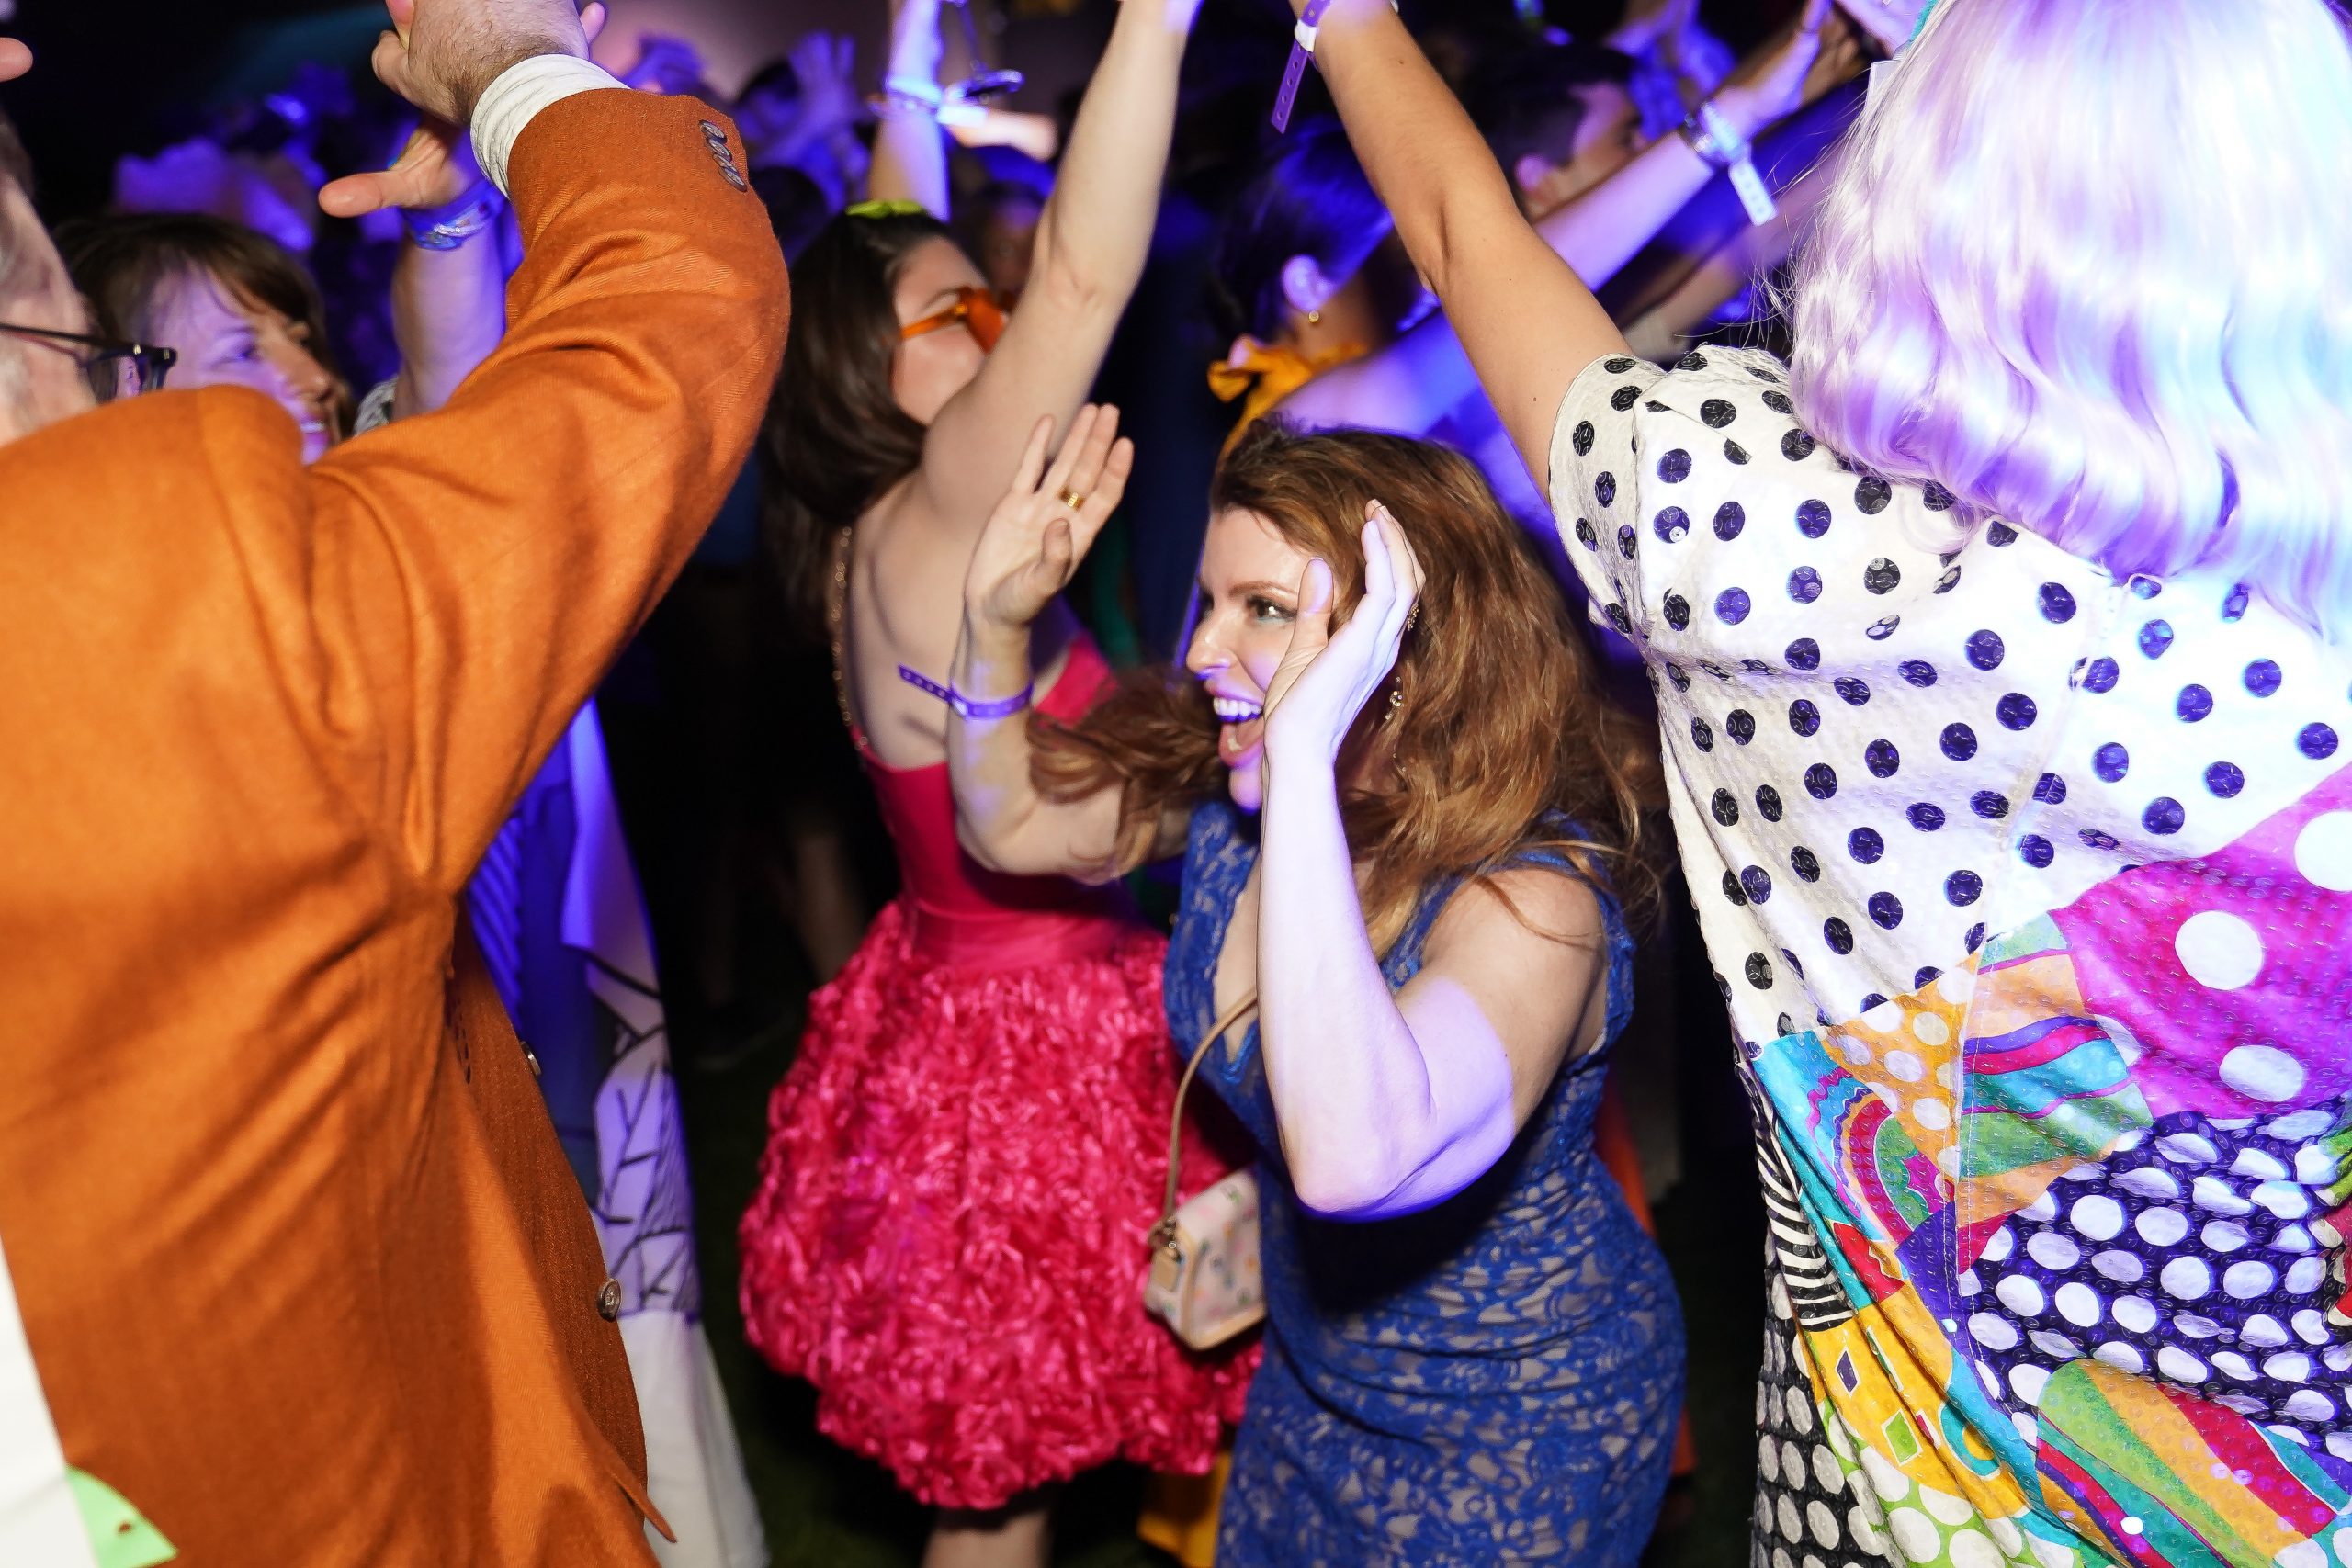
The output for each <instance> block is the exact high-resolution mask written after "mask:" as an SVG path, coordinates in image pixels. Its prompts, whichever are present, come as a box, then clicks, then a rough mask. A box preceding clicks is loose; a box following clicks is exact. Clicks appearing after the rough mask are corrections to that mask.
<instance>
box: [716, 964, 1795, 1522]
mask: <svg viewBox="0 0 2352 1568" xmlns="http://www.w3.org/2000/svg"><path fill="white" fill-rule="evenodd" d="M797 1014H798V1010H797V1007H796V1008H790V1009H787V1015H788V1016H786V1018H784V1019H782V1020H780V1021H778V1022H777V1023H776V1024H775V1026H773V1027H771V1028H769V1029H767V1030H765V1031H764V1032H761V1033H759V1034H757V1035H755V1036H754V1037H752V1039H751V1040H750V1041H749V1042H748V1043H745V1044H743V1045H741V1046H740V1047H738V1048H737V1049H736V1050H735V1051H733V1052H730V1053H729V1055H728V1056H727V1057H722V1058H718V1059H717V1060H718V1062H719V1064H720V1066H718V1070H716V1071H713V1070H709V1069H708V1068H707V1067H705V1066H696V1065H695V1062H696V1058H695V1055H694V1052H693V1051H692V1050H691V1049H687V1050H682V1052H681V1055H682V1056H683V1057H684V1060H683V1061H682V1063H681V1066H680V1071H679V1075H678V1077H679V1091H680V1098H681V1100H682V1101H683V1102H684V1114H685V1120H686V1129H687V1138H688V1147H689V1149H690V1151H691V1156H692V1159H693V1163H694V1176H695V1210H696V1221H697V1225H698V1231H699V1236H698V1239H699V1242H700V1246H701V1258H702V1269H703V1282H704V1298H705V1301H706V1303H707V1314H708V1326H709V1332H710V1340H711V1345H712V1348H713V1350H714V1351H715V1353H716V1354H717V1356H718V1366H719V1372H720V1376H721V1378H722V1380H723V1381H724V1382H725V1384H726V1388H727V1392H728V1397H729V1401H730V1402H731V1404H732V1405H733V1408H734V1415H735V1423H736V1427H737V1430H738V1431H739V1432H740V1434H741V1438H742V1444H743V1461H744V1464H745V1466H746V1468H747V1469H748V1471H749V1472H750V1474H751V1481H752V1491H753V1492H754V1493H755V1494H756V1495H757V1496H758V1499H759V1504H760V1511H761V1515H762V1517H763V1519H764V1520H765V1522H766V1525H767V1535H768V1544H769V1547H770V1549H771V1551H773V1552H774V1553H775V1563H776V1568H911V1565H912V1564H913V1563H915V1562H916V1561H917V1560H918V1558H919V1557H920V1556H921V1554H922V1540H923V1535H924V1530H925V1528H926V1519H925V1514H924V1510H923V1509H922V1508H921V1507H920V1506H917V1505H916V1504H915V1503H913V1502H912V1501H911V1500H910V1499H909V1498H908V1497H906V1496H905V1495H903V1494H901V1493H900V1492H899V1491H898V1490H897V1489H896V1487H894V1486H893V1485H892V1483H891V1482H890V1480H889V1478H888V1475H887V1474H886V1473H885V1472H883V1471H882V1470H881V1469H880V1468H879V1467H877V1466H876V1465H874V1464H872V1463H869V1462H868V1461H865V1460H862V1459H858V1458H855V1457H854V1456H852V1455H850V1454H847V1453H845V1452H843V1451H842V1450H839V1449H837V1448H835V1447H833V1445H831V1443H829V1442H827V1441H826V1440H825V1439H824V1438H821V1437H820V1436H819V1435H818V1434H817V1431H816V1427H815V1418H814V1401H813V1399H812V1397H811V1395H810V1393H809V1389H808V1387H807V1385H805V1384H803V1383H800V1382H796V1381H794V1380H791V1379H786V1378H782V1377H778V1376H776V1375H775V1373H774V1372H772V1371H769V1370H768V1369H767V1367H766V1366H765V1365H764V1364H763V1362H762V1361H761V1360H760V1359H759V1357H758V1356H757V1354H756V1353H754V1352H753V1351H752V1349H751V1348H750V1347H749V1346H747V1345H746V1344H745V1343H744V1341H743V1332H742V1319H741V1314H740V1312H739V1311H738V1310H737V1305H736V1298H735V1277H736V1247H735V1223H736V1219H737V1216H739V1215H740V1214H741V1213H742V1212H743V1207H744V1204H745V1203H746V1202H747V1201H749V1199H750V1196H751V1193H752V1188H753V1186H754V1185H755V1183H756V1181H757V1178H758V1167H759V1157H760V1147H761V1143H762V1140H763V1136H764V1133H765V1118H766V1108H767V1098H768V1091H769V1089H771V1088H773V1087H774V1085H775V1082H776V1080H777V1079H778V1078H779V1077H782V1075H783V1073H784V1069H785V1067H786V1065H787V1064H788V1063H789V1061H790V1059H791V1055H792V1049H793V1046H794V1043H795V1042H796V1041H797V1031H798V1016H797ZM1724 1071H1725V1072H1728V1071H1729V1063H1728V1061H1727V1060H1726V1061H1725V1063H1724ZM1749 1161H1750V1156H1749V1155H1748V1152H1747V1150H1746V1149H1745V1148H1724V1149H1719V1150H1711V1151H1689V1152H1688V1153H1687V1154H1686V1164H1688V1165H1689V1166H1690V1167H1691V1168H1694V1169H1697V1168H1713V1169H1717V1170H1727V1171H1729V1172H1731V1173H1733V1174H1732V1176H1731V1178H1730V1179H1733V1180H1735V1181H1736V1182H1744V1183H1748V1184H1750V1186H1751V1187H1752V1181H1753V1178H1752V1176H1750V1175H1748V1174H1747V1173H1748V1172H1749V1170H1750V1168H1751V1167H1750V1163H1749ZM1739 1197H1740V1199H1741V1201H1724V1195H1723V1194H1721V1193H1719V1192H1702V1191H1699V1190H1695V1187H1694V1184H1693V1183H1691V1182H1689V1181H1686V1182H1685V1183H1684V1185H1683V1186H1682V1187H1681V1188H1680V1189H1679V1190H1677V1191H1676V1192H1674V1193H1673V1194H1671V1195H1670V1196H1669V1197H1668V1199H1667V1201H1665V1202H1664V1203H1662V1204H1661V1205H1660V1206H1659V1209H1658V1216H1657V1218H1658V1227H1659V1233H1660V1235H1659V1239H1660V1242H1661V1244H1662V1245H1663V1247H1664V1248H1665V1250H1666V1254H1667V1258H1668V1261H1669V1263H1670V1264H1671V1265H1672V1267H1673V1269H1674V1273H1675V1279H1676V1281H1677V1283H1678V1284H1679V1287H1680V1289H1681V1292H1682V1302H1683V1311H1684V1313H1685V1314H1686V1317H1687V1319H1688V1321H1689V1326H1690V1337H1691V1362H1690V1375H1691V1393H1690V1403H1689V1410H1690V1416H1691V1425H1692V1432H1693V1436H1694V1438H1696V1440H1697V1443H1698V1448H1699V1456H1700V1463H1699V1470H1698V1473H1697V1474H1696V1475H1695V1476H1694V1477H1692V1478H1691V1479H1690V1480H1688V1481H1685V1482H1682V1483H1678V1484H1677V1486H1676V1488H1675V1490H1674V1492H1673V1493H1672V1495H1669V1496H1668V1500H1667V1506H1666V1510H1665V1516H1664V1518H1663V1519H1662V1520H1661V1523H1660V1526H1659V1529H1658V1532H1657V1536H1656V1537H1655V1538H1654V1539H1653V1540H1652V1542H1651V1546H1650V1551H1649V1554H1648V1556H1647V1557H1646V1558H1645V1563H1644V1568H1735V1565H1736V1564H1738V1563H1741V1562H1746V1561H1747V1519H1748V1515H1749V1510H1750V1509H1751V1507H1752V1506H1753V1486H1754V1475H1755V1472H1754V1465H1755V1443H1756V1435H1755V1419H1754V1415H1755V1400H1756V1395H1755V1376H1756V1363H1757V1355H1758V1344H1759V1342H1760V1340H1759V1337H1760V1334H1761V1331H1762V1330H1761V1315H1760V1314H1761V1312H1762V1275H1761V1271H1760V1269H1759V1268H1758V1258H1759V1257H1760V1249H1761V1239H1760V1235H1759V1234H1758V1232H1757V1231H1756V1229H1755V1228H1754V1227H1755V1220H1754V1216H1753V1215H1752V1213H1750V1212H1749V1206H1748V1203H1747V1201H1745V1199H1746V1193H1745V1191H1743V1192H1741V1193H1740V1194H1739ZM1141 1489H1142V1476H1141V1474H1140V1472H1136V1471H1132V1470H1128V1469H1125V1468H1114V1469H1112V1470H1110V1471H1106V1472H1101V1473H1099V1474H1096V1475H1092V1476H1089V1477H1086V1478H1084V1479H1082V1480H1081V1481H1080V1482H1078V1483H1075V1484H1073V1485H1072V1486H1071V1488H1070V1490H1069V1495H1068V1496H1067V1497H1066V1498H1065V1500H1064V1502H1063V1505H1062V1506H1061V1508H1060V1509H1059V1510H1058V1512H1057V1550H1056V1562H1057V1563H1063V1564H1069V1565H1071V1568H1147V1565H1149V1568H1160V1565H1164V1564H1166V1563H1167V1562H1169V1561H1170V1560H1169V1559H1168V1558H1166V1557H1165V1556H1163V1555H1162V1554H1160V1553H1159V1552H1158V1551H1154V1550H1152V1549H1151V1548H1149V1547H1147V1546H1145V1545H1143V1544H1142V1543H1140V1542H1139V1541H1137V1540H1136V1538H1135V1535H1134V1524H1135V1518H1136V1507H1137V1501H1138V1499H1139V1497H1140V1495H1141Z"/></svg>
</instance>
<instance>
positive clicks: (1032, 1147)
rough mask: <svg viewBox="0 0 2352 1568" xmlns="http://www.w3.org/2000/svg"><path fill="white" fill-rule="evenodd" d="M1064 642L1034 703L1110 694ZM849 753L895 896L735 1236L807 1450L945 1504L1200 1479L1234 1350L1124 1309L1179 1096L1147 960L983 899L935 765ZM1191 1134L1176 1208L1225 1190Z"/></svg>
mask: <svg viewBox="0 0 2352 1568" xmlns="http://www.w3.org/2000/svg"><path fill="white" fill-rule="evenodd" d="M1109 675H1110V672H1109V670H1108V668H1107V667H1106V666H1105V664H1104V663H1103V658H1102V655H1101V654H1100V653H1098V652H1097V651H1096V650H1095V649H1094V648H1093V647H1092V646H1091V644H1087V643H1084V642H1080V644H1079V645H1077V646H1076V647H1075V648H1074V649H1073V650H1072V652H1071V656H1070V659H1069V665H1068V669H1067V671H1066V673H1065V674H1064V675H1063V677H1062V678H1061V680H1060V681H1059V682H1057V684H1056V686H1055V688H1054V690H1053V691H1052V692H1051V693H1050V694H1048V695H1047V696H1046V698H1045V699H1044V700H1043V701H1042V702H1041V703H1040V704H1039V706H1040V708H1041V709H1042V710H1043V711H1044V712H1046V713H1047V714H1048V715H1051V716H1057V717H1065V718H1068V717H1075V716H1077V715H1079V714H1081V713H1083V712H1084V711H1085V709H1086V707H1087V705H1089V704H1090V703H1091V701H1092V699H1093V698H1094V697H1095V696H1096V695H1097V694H1100V692H1101V691H1102V690H1103V687H1104V686H1105V685H1106V684H1107V682H1108V681H1109ZM858 739H859V750H860V751H861V753H862V754H864V756H865V765H866V772H867V773H868V775H869V776H870V777H871V778H872V779H873V781H874V786H875V789H876V793H877V794H878V795H879V797H880V803H881V807H882V814H883V818H884V819H885V820H886V821H887V822H888V825H889V829H890V831H891V835H892V837H893V839H894V840H895V841H896V844H897V849H898V853H899V867H900V871H901V873H902V874H903V878H904V889H905V890H904V892H903V893H902V894H901V895H900V897H899V899H898V900H897V901H896V902H895V903H893V904H892V905H891V906H890V907H889V908H887V909H885V910H884V911H883V912H882V914H881V916H880V917H879V918H878V919H876V921H875V923H874V927H873V929H872V930H871V931H868V932H867V933H866V938H865V943H864V945H863V946H861V947H860V948H859V949H858V952H857V955H856V956H855V957H854V958H853V959H852V960H851V961H850V963H849V965H848V967H847V968H845V969H844V970H842V974H841V976H839V977H838V978H837V979H835V980H834V981H833V982H832V983H831V985H828V986H826V987H823V988H822V989H821V990H820V991H818V992H817V993H816V995H815V997H814V998H812V999H811V1001H810V1005H809V1027H808V1031H807V1032H806V1034H805V1035H804V1036H803V1037H802V1041H801V1046H800V1055H799V1056H798V1058H797V1060H796V1061H795V1062H794V1064H793V1066H792V1068H791V1070H790V1071H789V1072H788V1073H786V1075H785V1078H784V1082H783V1083H782V1084H780V1085H779V1086H778V1087H777V1089H776V1091H775V1098H774V1100H772V1101H771V1102H770V1105H769V1108H768V1147H767V1152H766V1155H765V1156H764V1157H763V1161H762V1168H761V1181H760V1190H759V1192H758V1194H757V1195H756V1196H755V1197H754V1198H753V1200H752V1206H751V1208H750V1210H749V1212H748V1213H745V1215H744V1216H743V1222H742V1229H741V1241H742V1253H743V1261H742V1298H743V1319H744V1323H745V1325H746V1328H747V1331H748V1333H749V1335H750V1337H751V1339H752V1343H753V1344H754V1345H756V1346H757V1347H758V1348H759V1349H760V1350H761V1352H762V1353H763V1355H765V1356H766V1358H767V1359H768V1360H769V1361H770V1362H772V1363H773V1364H774V1365H775V1367H776V1369H777V1370H778V1371H783V1372H786V1373H788V1374H790V1375H793V1376H797V1377H803V1378H806V1379H808V1380H809V1382H812V1383H814V1384H816V1385H817V1388H818V1391H819V1397H818V1404H817V1419H818V1426H819V1427H820V1429H821V1430H822V1431H823V1432H824V1433H825V1435H826V1436H827V1437H829V1438H832V1439H833V1440H834V1441H835V1442H838V1443H840V1444H842V1445H843V1446H844V1447H846V1448H849V1449H852V1450H855V1451H857V1452H859V1453H863V1454H865V1455H868V1456H869V1457H871V1458H874V1459H876V1460H878V1461H881V1462H882V1463H883V1464H885V1465H888V1467H889V1468H890V1470H891V1472H893V1473H894V1474H895V1475H896V1476H897V1477H898V1479H899V1483H900V1484H901V1485H903V1486H905V1487H906V1488H907V1490H908V1491H910V1492H911V1493H913V1494H914V1495H916V1496H918V1497H920V1498H922V1500H923V1501H924V1502H927V1503H931V1504H934V1505H937V1506H943V1507H954V1508H971V1509H987V1508H994V1507H998V1506H1002V1505H1003V1504H1005V1503H1006V1502H1008V1501H1009V1500H1011V1499H1012V1498H1013V1497H1015V1496H1017V1495H1020V1494H1021V1493H1023V1492H1026V1491H1028V1490H1030V1489H1032V1488H1034V1487H1036V1486H1040V1485H1043V1484H1045V1483H1048V1482H1053V1481H1058V1480H1062V1479H1065V1478H1067V1477H1069V1476H1071V1475H1074V1474H1076V1473H1078V1472H1080V1471H1084V1470H1088V1469H1091V1468H1092V1467H1094V1466H1096V1465H1100V1464H1103V1463H1104V1462H1106V1461H1111V1460H1114V1459H1125V1460H1129V1461H1134V1462H1136V1463H1139V1464H1144V1465H1148V1466H1150V1467H1152V1468H1154V1469H1157V1470H1164V1471H1175V1472H1186V1473H1199V1472H1204V1471H1206V1470H1207V1469H1208V1468H1209V1465H1210V1462H1211V1461H1212V1459H1213V1458H1214V1456H1215V1454H1216V1446H1217V1440H1218V1435H1219V1432H1220V1429H1221V1428H1222V1427H1224V1426H1225V1425H1226V1424H1227V1422H1229V1421H1232V1420H1235V1419H1238V1416H1239V1415H1240V1410H1241V1404H1242V1399H1243V1395H1244V1393H1245V1392H1246V1390H1247V1388H1248V1384H1249V1381H1250V1373H1251V1371H1253V1370H1254V1368H1255V1365H1256V1359H1257V1353H1256V1350H1255V1348H1254V1344H1253V1345H1252V1346H1251V1347H1250V1348H1246V1349H1238V1350H1228V1351H1224V1352H1220V1353H1217V1354H1215V1355H1212V1356H1208V1357H1201V1356H1195V1355H1193V1353H1191V1352H1189V1351H1187V1350H1186V1349H1185V1348H1183V1347H1182V1345H1180V1344H1179V1343H1178V1342H1177V1340H1176V1338H1175V1337H1174V1336H1173V1335H1171V1334H1170V1332H1169V1331H1168V1330H1167V1329H1166V1328H1165V1327H1164V1326H1163V1325H1161V1324H1160V1323H1159V1321H1158V1320H1156V1319H1154V1318H1153V1317H1151V1316H1150V1315H1149V1314H1147V1313H1146V1312H1145V1310H1144V1307H1143V1302H1142V1280H1143V1273H1144V1268H1145V1261H1146V1258H1145V1246H1146V1236H1147V1235H1148V1232H1149V1230H1150V1228H1151V1226H1152V1224H1153V1223H1154V1222H1155V1221H1156V1220H1158V1218H1159V1204H1160V1198H1161V1188H1162V1184H1163V1182H1164V1181H1165V1180H1166V1175H1167V1166H1166V1161H1167V1149H1168V1120H1169V1116H1170V1111H1172V1109H1173V1102H1174V1095H1175V1077H1174V1072H1173V1069H1172V1067H1171V1066H1170V1063H1171V1061H1172V1056H1171V1054H1170V1048H1169V1043H1168V1029H1167V1023H1166V1015H1165V1013H1164V1012H1163V1010H1162V1005H1161V999H1160V968H1161V963H1162V959H1163V957H1164V955H1165V953H1166V949H1167V942H1166V940H1165V939H1164V938H1162V937H1161V936H1160V935H1159V933H1158V932H1156V931H1152V930H1150V929H1149V928H1148V927H1147V926H1145V925H1143V924H1142V923H1140V922H1139V921H1138V920H1137V919H1136V917H1135V915H1134V912H1133V911H1132V909H1131V908H1130V907H1129V906H1128V904H1127V902H1126V900H1125V898H1124V897H1122V896H1120V895H1119V894H1118V892H1117V891H1116V890H1095V889H1088V888H1083V887H1080V886H1077V885H1076V884H1073V883H1069V882H1066V881H1062V880H1058V879H1052V878H1027V877H1004V876H998V875H994V874H989V873H987V872H984V871H982V870H981V869H979V868H978V866H976V865H975V864H974V863H972V862H971V861H970V860H968V859H967V858H966V856H965V855H964V854H963V853H962V852H961V850H960V849H959V847H958V846H957V844H956V826H955V804H954V799H953V796H952V795H951V792H950V790H949V785H948V777H947V768H946V765H945V764H944V762H943V763H940V764H937V765H935V766H933V767H928V768H916V769H897V768H891V767H888V766H885V765H884V764H883V763H882V762H880V761H878V760H876V758H875V757H874V755H873V754H872V752H871V750H869V749H867V748H866V747H865V741H864V738H863V737H862V736H861V737H859V738H858ZM1226 1168H1227V1164H1226V1162H1223V1161H1221V1160H1219V1159H1218V1158H1217V1157H1216V1156H1214V1155H1213V1154H1212V1153H1211V1152H1210V1150H1209V1149H1208V1148H1207V1147H1206V1145H1204V1143H1203V1142H1202V1141H1201V1140H1200V1139H1199V1138H1198V1136H1197V1134H1195V1133H1194V1132H1193V1130H1191V1129H1188V1130H1187V1149H1186V1154H1185V1162H1184V1187H1183V1190H1184V1191H1185V1192H1187V1193H1191V1192H1194V1191H1197V1190H1200V1189H1201V1188H1202V1187H1204V1186H1205V1185H1207V1184H1208V1183H1209V1182H1210V1181H1211V1180H1213V1179H1215V1178H1216V1176H1218V1175H1220V1174H1222V1173H1223V1172H1224V1170H1225V1169H1226Z"/></svg>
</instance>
